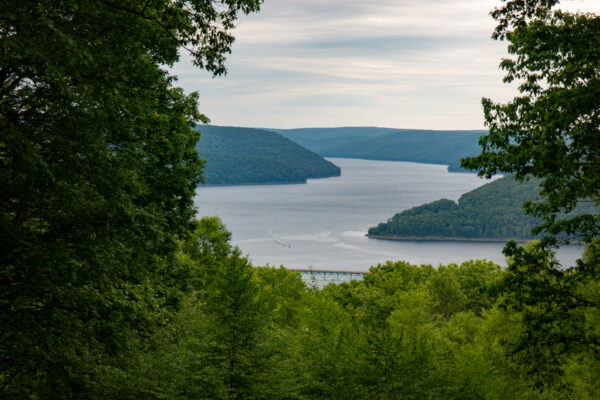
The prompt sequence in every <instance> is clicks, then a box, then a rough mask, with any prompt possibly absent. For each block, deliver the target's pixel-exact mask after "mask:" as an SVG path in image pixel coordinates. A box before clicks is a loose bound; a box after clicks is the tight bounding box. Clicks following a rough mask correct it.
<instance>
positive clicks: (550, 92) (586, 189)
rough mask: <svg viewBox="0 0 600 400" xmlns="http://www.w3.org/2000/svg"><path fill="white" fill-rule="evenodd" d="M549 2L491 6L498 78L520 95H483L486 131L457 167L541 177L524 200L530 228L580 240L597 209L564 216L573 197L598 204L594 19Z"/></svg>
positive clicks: (596, 225) (593, 232) (599, 27)
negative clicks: (504, 53)
mask: <svg viewBox="0 0 600 400" xmlns="http://www.w3.org/2000/svg"><path fill="white" fill-rule="evenodd" d="M556 3H557V1H555V0H552V1H541V2H539V1H509V2H507V4H506V5H505V6H504V7H503V8H501V9H499V10H496V11H495V12H494V15H495V16H496V18H498V21H499V25H498V28H497V31H496V37H498V38H502V39H506V40H508V42H509V47H508V51H509V53H510V54H511V56H512V57H511V58H507V59H505V60H503V61H502V64H501V67H502V68H503V69H504V70H505V71H506V76H505V78H504V80H505V81H506V82H513V81H516V82H518V84H519V91H520V93H521V95H520V96H517V97H515V98H514V99H513V100H512V101H510V102H508V103H506V104H498V103H494V102H492V101H491V100H490V99H483V107H484V112H485V119H486V124H487V125H488V127H489V134H488V135H485V136H483V137H482V138H481V139H480V144H481V146H482V153H481V155H479V156H477V157H472V158H467V159H465V160H464V162H463V166H465V167H467V168H470V169H477V170H479V173H480V174H481V175H486V176H491V175H493V174H494V173H496V172H498V171H500V172H508V173H514V174H515V177H516V178H517V179H518V180H520V181H523V180H525V179H528V178H529V177H535V178H539V179H541V181H540V188H541V194H542V195H543V199H542V200H541V201H533V202H529V203H527V212H528V213H529V214H531V215H534V216H536V217H538V218H541V219H542V221H543V224H542V225H541V227H540V229H539V230H538V231H544V232H547V233H549V234H551V235H556V234H559V233H565V234H567V235H569V236H571V237H574V238H575V239H581V240H583V241H586V242H588V241H590V240H591V239H592V238H594V237H597V236H598V235H599V234H600V222H599V221H600V216H599V212H598V209H596V210H595V211H594V212H590V213H585V214H581V215H577V216H574V217H570V218H565V217H564V215H565V214H566V213H569V212H570V211H572V210H573V209H574V208H575V207H576V206H577V204H579V203H581V202H590V203H592V204H595V205H596V206H598V205H600V192H599V188H600V174H598V165H600V140H598V137H599V130H598V127H599V126H600V115H599V113H598V110H599V108H600V100H599V99H600V77H599V76H600V75H599V73H598V71H599V69H600V53H599V52H598V47H599V46H600V17H598V16H597V15H593V14H571V13H566V12H562V11H553V10H552V9H551V6H552V5H554V4H556Z"/></svg>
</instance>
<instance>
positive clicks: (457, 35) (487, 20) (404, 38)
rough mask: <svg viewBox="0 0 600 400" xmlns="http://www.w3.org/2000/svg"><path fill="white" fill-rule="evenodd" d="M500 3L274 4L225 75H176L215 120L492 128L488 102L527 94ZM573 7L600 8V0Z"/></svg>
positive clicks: (251, 27) (248, 27)
mask: <svg viewBox="0 0 600 400" xmlns="http://www.w3.org/2000/svg"><path fill="white" fill-rule="evenodd" d="M499 4H500V1H499V0H368V1H365V0H265V1H264V3H263V5H262V7H261V11H260V12H259V13H255V14H250V15H247V16H241V17H240V19H239V21H238V24H237V27H236V29H235V30H234V31H233V34H234V36H235V37H236V41H235V43H234V45H233V47H232V54H230V55H229V56H228V60H227V63H226V64H227V68H228V73H227V75H226V76H220V77H215V78H213V77H212V75H211V74H210V73H208V72H206V71H203V70H199V69H198V68H196V67H194V66H193V65H192V64H191V62H190V61H189V58H188V57H186V55H185V54H182V59H181V61H180V62H179V63H178V64H176V65H175V66H174V67H173V68H172V69H171V72H172V73H173V74H174V75H176V76H178V78H179V81H178V83H177V85H178V86H181V87H183V88H184V89H185V91H186V92H191V91H197V92H198V93H199V95H200V107H199V108H200V111H201V112H202V113H204V114H205V115H207V116H208V117H209V118H210V119H211V123H212V124H215V125H229V126H244V127H258V128H304V127H334V126H380V127H388V128H407V129H482V128H484V123H483V122H484V119H483V113H482V108H481V98H482V97H489V98H491V99H493V100H495V101H507V100H509V99H510V98H512V97H513V96H514V95H515V94H517V91H516V87H515V86H514V85H512V86H511V85H508V84H504V83H502V77H503V72H502V71H501V70H500V69H499V68H498V65H499V63H500V60H501V58H502V57H506V56H507V53H506V43H505V42H498V41H494V40H492V39H491V38H490V35H491V33H492V31H493V28H494V26H495V24H494V20H493V19H492V18H491V17H490V16H489V13H490V11H491V10H492V9H493V8H494V7H496V6H498V5H499ZM561 8H562V9H566V10H570V11H577V10H579V11H586V12H595V13H600V0H566V1H563V2H562V5H561Z"/></svg>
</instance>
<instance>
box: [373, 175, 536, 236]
mask: <svg viewBox="0 0 600 400" xmlns="http://www.w3.org/2000/svg"><path fill="white" fill-rule="evenodd" d="M538 190H539V188H538V184H537V181H529V182H524V183H522V184H520V183H519V182H517V181H515V180H514V179H513V178H512V177H504V178H501V179H498V180H495V181H493V182H490V183H487V184H485V185H483V186H481V187H479V188H477V189H475V190H472V191H470V192H468V193H465V194H464V195H462V196H461V198H460V199H459V201H458V203H456V202H454V201H452V200H448V199H441V200H437V201H434V202H432V203H428V204H424V205H422V206H419V207H414V208H411V209H409V210H405V211H402V212H401V213H398V214H396V215H394V216H393V217H392V218H390V219H389V220H388V221H387V222H385V223H380V224H379V225H377V226H375V227H372V228H370V229H369V236H370V237H383V238H390V239H391V238H399V239H401V238H404V239H408V238H419V239H488V240H501V241H505V240H509V239H521V240H523V239H531V238H533V236H532V234H531V230H532V229H533V228H534V227H535V226H536V225H538V224H539V220H537V219H535V218H534V217H531V216H529V215H526V214H525V212H524V211H523V207H522V204H523V203H524V202H525V201H528V200H533V199H536V198H538V197H539V195H538Z"/></svg>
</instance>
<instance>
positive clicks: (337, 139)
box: [269, 127, 487, 171]
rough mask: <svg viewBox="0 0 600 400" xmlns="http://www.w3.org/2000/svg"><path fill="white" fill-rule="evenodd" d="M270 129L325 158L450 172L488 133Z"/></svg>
mask: <svg viewBox="0 0 600 400" xmlns="http://www.w3.org/2000/svg"><path fill="white" fill-rule="evenodd" d="M269 130H271V131H273V132H277V133H280V134H281V135H283V136H285V137H287V138H289V139H291V140H293V141H295V142H296V143H298V144H300V145H302V146H304V147H306V148H308V149H310V150H312V151H314V152H316V153H318V154H320V155H322V156H323V157H346V158H362V159H367V160H387V161H411V162H420V163H431V164H446V165H449V166H450V167H449V170H450V171H463V170H462V169H461V168H460V159H461V158H464V157H468V156H473V155H477V154H479V153H480V148H479V143H478V142H479V137H480V136H482V135H484V134H486V133H487V131H485V130H424V129H393V128H377V127H344V128H301V129H269Z"/></svg>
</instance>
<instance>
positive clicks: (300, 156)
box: [197, 125, 340, 185]
mask: <svg viewBox="0 0 600 400" xmlns="http://www.w3.org/2000/svg"><path fill="white" fill-rule="evenodd" d="M198 130H199V131H200V134H201V138H200V141H199V142H198V145H197V148H198V152H199V153H200V157H201V158H202V159H203V160H204V163H205V164H204V177H205V182H206V183H207V184H211V185H236V184H254V183H304V182H306V180H307V179H309V178H326V177H331V176H339V175H340V168H339V167H337V166H336V165H334V164H333V163H331V162H329V161H327V160H325V159H323V157H321V156H319V155H318V154H315V153H313V152H312V151H310V150H307V149H305V148H304V147H302V146H299V145H297V144H296V143H294V142H292V141H291V140H289V139H287V138H285V137H283V136H281V135H279V134H277V133H273V132H269V131H265V130H261V129H251V128H234V127H224V126H211V125H200V126H198Z"/></svg>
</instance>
